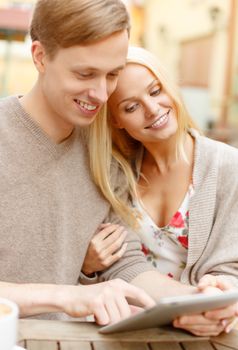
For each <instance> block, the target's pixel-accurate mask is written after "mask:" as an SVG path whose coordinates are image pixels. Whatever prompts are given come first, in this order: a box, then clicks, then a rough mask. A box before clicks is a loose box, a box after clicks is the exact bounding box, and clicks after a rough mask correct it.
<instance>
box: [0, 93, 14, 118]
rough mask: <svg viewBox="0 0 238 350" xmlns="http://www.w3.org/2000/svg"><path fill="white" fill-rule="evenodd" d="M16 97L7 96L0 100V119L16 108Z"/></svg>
mask: <svg viewBox="0 0 238 350" xmlns="http://www.w3.org/2000/svg"><path fill="white" fill-rule="evenodd" d="M17 102H18V99H17V96H7V97H2V98H0V113H1V117H2V116H3V115H4V114H10V113H12V111H13V110H14V108H15V107H16V106H17Z"/></svg>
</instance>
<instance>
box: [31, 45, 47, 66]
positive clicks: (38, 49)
mask: <svg viewBox="0 0 238 350" xmlns="http://www.w3.org/2000/svg"><path fill="white" fill-rule="evenodd" d="M31 54H32V59H33V62H34V64H35V67H36V69H37V70H38V72H39V73H44V71H45V57H46V52H45V48H44V47H43V45H42V44H41V42H40V41H38V40H35V41H33V42H32V45H31Z"/></svg>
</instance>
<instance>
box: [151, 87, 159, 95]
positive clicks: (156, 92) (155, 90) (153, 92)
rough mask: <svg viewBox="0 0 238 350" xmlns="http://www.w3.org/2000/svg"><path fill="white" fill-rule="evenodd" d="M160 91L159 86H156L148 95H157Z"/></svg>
mask: <svg viewBox="0 0 238 350" xmlns="http://www.w3.org/2000/svg"><path fill="white" fill-rule="evenodd" d="M160 91H161V88H160V87H159V88H156V89H153V90H152V91H151V93H150V96H158V95H159V94H160Z"/></svg>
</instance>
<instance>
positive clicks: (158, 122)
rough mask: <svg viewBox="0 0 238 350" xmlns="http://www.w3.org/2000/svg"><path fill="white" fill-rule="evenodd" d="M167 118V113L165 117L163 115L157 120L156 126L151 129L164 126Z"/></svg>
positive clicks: (153, 125)
mask: <svg viewBox="0 0 238 350" xmlns="http://www.w3.org/2000/svg"><path fill="white" fill-rule="evenodd" d="M166 118H167V113H166V114H165V115H163V116H162V117H160V118H159V120H157V121H156V122H155V123H154V124H152V125H151V128H157V127H158V126H160V125H161V124H163V122H164V121H165V119H166Z"/></svg>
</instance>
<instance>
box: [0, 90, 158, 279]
mask: <svg viewBox="0 0 238 350" xmlns="http://www.w3.org/2000/svg"><path fill="white" fill-rule="evenodd" d="M0 169H1V176H0V193H1V200H0V225H1V229H0V266H1V267H0V280H1V281H7V282H16V283H22V282H24V283H55V284H73V285H75V284H77V283H78V278H79V275H80V270H81V266H82V263H83V260H84V256H85V253H86V250H87V246H88V243H89V241H90V240H91V238H92V235H93V234H94V232H95V231H96V229H97V228H98V226H99V225H100V223H102V222H103V221H108V220H109V219H110V220H111V221H116V217H114V216H113V214H111V215H110V213H109V205H108V203H107V202H106V201H105V200H104V199H103V197H102V196H101V195H100V193H99V191H98V190H97V188H96V187H95V185H94V183H93V181H92V179H91V177H90V173H89V167H88V155H87V150H86V147H85V145H84V143H83V141H82V138H81V137H80V130H77V129H76V130H75V131H74V133H73V134H72V135H71V137H69V138H68V139H67V140H66V141H65V142H62V143H61V144H55V143H53V142H52V141H51V140H50V139H49V137H48V136H47V135H46V134H45V133H44V132H43V131H42V130H41V129H40V127H39V126H38V125H37V124H36V123H35V122H34V121H33V120H32V119H31V118H30V117H29V115H27V114H26V113H25V112H24V110H23V109H22V107H21V105H20V104H19V100H18V98H17V97H14V96H13V97H8V98H5V99H3V100H1V102H0ZM109 215H110V218H109V217H108V216H109ZM128 239H129V242H130V244H129V245H128V250H127V253H126V254H125V257H124V258H123V259H121V260H120V261H119V262H118V263H116V264H114V265H113V266H112V267H111V268H109V269H108V271H106V272H105V274H103V275H102V278H103V279H111V278H116V277H120V278H122V279H124V280H127V281H130V280H131V279H133V278H134V277H136V276H137V275H138V274H140V273H142V272H144V271H147V270H152V269H153V268H152V267H151V266H150V265H149V264H148V263H147V262H146V261H145V258H144V256H143V254H142V253H141V251H140V243H139V240H138V238H137V236H136V235H134V234H133V233H131V234H130V235H129V238H128Z"/></svg>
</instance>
